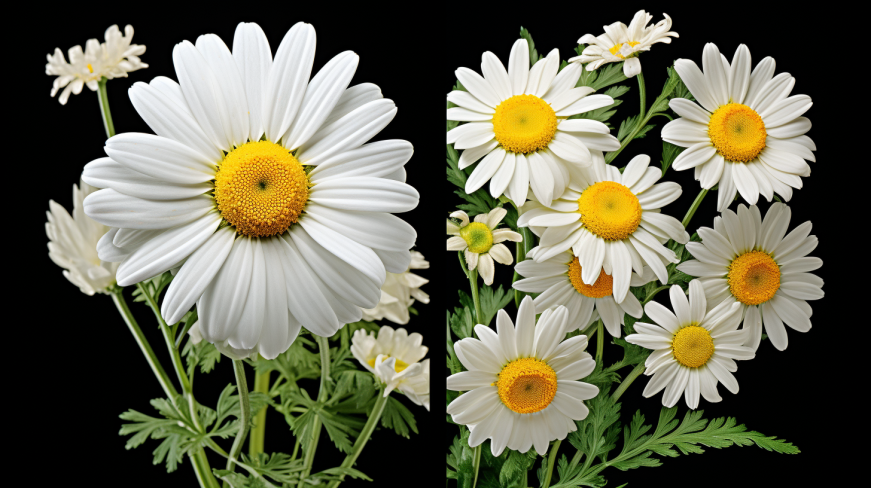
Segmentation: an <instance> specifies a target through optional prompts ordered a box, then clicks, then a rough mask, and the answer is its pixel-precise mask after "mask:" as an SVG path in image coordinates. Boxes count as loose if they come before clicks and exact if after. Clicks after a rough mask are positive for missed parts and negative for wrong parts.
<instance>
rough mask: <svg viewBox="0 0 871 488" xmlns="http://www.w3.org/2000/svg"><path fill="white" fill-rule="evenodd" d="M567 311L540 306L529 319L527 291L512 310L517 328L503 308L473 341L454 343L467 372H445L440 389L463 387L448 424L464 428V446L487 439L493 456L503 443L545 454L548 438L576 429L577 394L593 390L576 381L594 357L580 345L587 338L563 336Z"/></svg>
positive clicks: (580, 407)
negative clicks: (466, 434)
mask: <svg viewBox="0 0 871 488" xmlns="http://www.w3.org/2000/svg"><path fill="white" fill-rule="evenodd" d="M569 328H570V327H569V320H568V310H566V308H565V307H562V306H560V307H556V308H552V309H548V310H545V311H544V312H543V313H542V314H541V317H539V319H538V324H537V325H536V323H535V304H534V303H532V298H530V297H528V296H527V297H526V298H524V299H523V301H522V302H521V303H520V307H519V308H518V311H517V327H516V328H515V327H514V323H512V322H511V318H510V317H508V314H507V313H505V311H504V310H500V311H499V313H498V314H497V315H496V330H497V332H493V329H491V328H489V327H486V326H484V325H480V324H479V325H477V326H475V333H476V334H477V335H478V337H479V339H473V338H466V339H462V340H460V341H458V342H457V343H455V344H454V351H456V354H457V358H458V359H459V360H460V362H461V363H463V366H464V367H465V368H466V369H467V371H463V372H460V373H457V374H455V375H451V376H449V377H448V380H447V388H448V389H449V390H453V391H465V392H466V393H464V394H462V395H460V396H459V397H458V398H457V399H455V400H454V401H452V402H451V404H450V405H448V409H447V413H448V414H449V415H450V416H451V418H452V419H453V421H454V422H456V423H458V424H463V425H467V426H468V427H469V430H470V431H471V435H470V436H469V446H470V447H476V446H478V445H480V444H481V443H482V442H484V441H485V440H486V439H490V451H491V452H492V453H493V455H494V456H498V455H500V454H501V453H502V451H503V450H504V449H505V447H508V448H509V449H513V450H515V451H519V452H527V451H528V450H529V448H530V447H533V446H535V450H536V452H538V453H539V454H541V455H544V454H545V453H546V452H547V448H548V443H550V441H552V440H555V439H565V437H566V435H567V434H568V433H569V432H574V431H575V430H577V426H576V425H575V422H574V421H576V420H583V419H585V418H586V417H587V414H588V413H589V409H587V406H586V405H584V400H589V399H591V398H593V397H595V396H596V395H598V394H599V389H598V388H597V387H595V386H593V385H591V384H589V383H584V382H581V381H579V380H580V379H582V378H585V377H587V376H588V375H589V374H590V373H592V372H593V368H595V366H596V362H595V361H594V360H593V358H592V357H591V356H590V355H589V354H588V353H587V352H585V351H584V349H585V348H586V347H587V337H586V336H584V335H578V336H574V337H572V338H570V339H568V340H565V341H564V340H563V339H564V338H565V335H566V332H568V330H569Z"/></svg>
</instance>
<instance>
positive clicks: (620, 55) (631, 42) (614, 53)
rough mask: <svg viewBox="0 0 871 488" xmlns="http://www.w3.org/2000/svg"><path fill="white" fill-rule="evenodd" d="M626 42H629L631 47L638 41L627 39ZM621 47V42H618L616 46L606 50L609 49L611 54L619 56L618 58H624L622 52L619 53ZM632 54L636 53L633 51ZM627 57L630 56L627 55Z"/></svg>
mask: <svg viewBox="0 0 871 488" xmlns="http://www.w3.org/2000/svg"><path fill="white" fill-rule="evenodd" d="M626 44H629V45H630V46H631V47H635V46H637V45H638V42H636V41H629V42H627V43H626ZM622 48H623V43H622V42H621V43H620V44H617V45H616V46H614V47H612V48H611V49H609V50H608V51H610V52H611V54H613V55H614V56H617V57H618V58H620V59H626V58H624V57H623V55H622V54H620V49H622ZM633 54H637V53H633ZM629 57H630V58H631V57H632V56H629Z"/></svg>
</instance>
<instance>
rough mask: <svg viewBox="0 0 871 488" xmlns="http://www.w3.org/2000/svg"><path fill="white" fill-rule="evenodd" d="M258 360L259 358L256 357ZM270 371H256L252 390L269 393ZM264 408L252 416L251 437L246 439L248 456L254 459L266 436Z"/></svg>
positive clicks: (259, 451)
mask: <svg viewBox="0 0 871 488" xmlns="http://www.w3.org/2000/svg"><path fill="white" fill-rule="evenodd" d="M258 360H259V359H258ZM270 373H272V371H266V372H263V373H257V375H256V376H254V391H256V392H260V393H264V394H268V393H269V376H270ZM266 410H267V409H265V408H263V409H261V410H260V412H258V413H257V416H256V417H254V428H253V429H251V439H250V440H249V441H248V456H250V457H251V459H254V457H255V456H257V454H259V453H261V452H263V444H264V440H265V438H266Z"/></svg>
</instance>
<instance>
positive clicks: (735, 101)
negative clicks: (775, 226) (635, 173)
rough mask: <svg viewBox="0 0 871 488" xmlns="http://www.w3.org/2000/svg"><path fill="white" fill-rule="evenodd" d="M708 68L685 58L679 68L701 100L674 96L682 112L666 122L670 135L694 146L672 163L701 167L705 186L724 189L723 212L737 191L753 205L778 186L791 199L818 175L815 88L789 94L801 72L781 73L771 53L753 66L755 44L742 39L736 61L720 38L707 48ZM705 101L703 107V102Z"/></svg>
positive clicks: (666, 135)
mask: <svg viewBox="0 0 871 488" xmlns="http://www.w3.org/2000/svg"><path fill="white" fill-rule="evenodd" d="M702 66H703V67H704V73H702V71H700V70H699V67H698V66H696V63H694V62H693V61H690V60H687V59H678V60H677V61H675V63H674V69H675V70H676V71H677V73H678V74H679V75H680V77H681V80H683V82H684V83H685V84H686V86H687V88H688V89H689V91H690V93H692V95H693V97H695V99H696V100H697V101H698V105H697V104H695V103H693V102H691V101H689V100H686V99H683V98H673V99H672V100H671V102H669V107H671V109H672V110H674V111H675V112H676V113H677V114H678V115H680V116H681V118H679V119H675V120H673V121H671V122H669V123H668V124H666V125H665V127H663V128H662V139H663V140H665V141H667V142H670V143H672V144H675V145H678V146H681V147H686V148H688V149H687V150H686V151H684V152H682V153H681V154H680V155H679V156H678V157H677V158H676V159H675V160H674V163H673V164H672V168H674V169H675V170H677V171H683V170H686V169H690V168H694V171H695V178H696V180H698V181H699V182H700V183H701V186H702V188H713V186H714V185H717V184H719V187H718V190H717V209H718V210H719V211H720V212H722V211H723V210H725V209H726V208H727V207H728V206H729V204H730V203H731V202H732V200H734V199H735V193H736V192H737V193H740V194H741V197H742V198H743V199H744V200H746V201H747V203H749V204H750V205H755V204H756V201H757V200H758V199H759V195H762V196H764V197H765V199H766V200H768V201H769V202H770V201H771V199H772V197H773V196H774V193H777V194H779V195H780V196H782V197H783V198H784V200H786V201H789V199H790V198H792V189H793V188H801V187H802V182H801V177H802V176H810V171H811V170H810V166H808V164H807V163H806V162H805V160H808V161H816V158H815V157H814V153H813V151H816V146H815V145H814V143H813V141H812V140H811V139H810V138H809V137H808V136H806V135H804V134H805V133H806V132H807V131H809V130H810V128H811V122H810V120H808V119H807V118H805V117H802V114H804V113H805V112H807V110H808V109H809V108H811V105H813V103H812V102H811V98H810V97H809V96H807V95H794V96H789V93H790V92H791V91H792V87H793V85H795V79H794V78H793V77H792V76H790V75H789V73H781V74H779V75H777V76H772V75H774V59H772V58H770V57H767V58H765V59H763V60H762V61H761V62H759V64H758V65H756V68H755V69H753V71H752V72H751V71H750V67H751V63H750V50H749V49H747V46H745V45H743V44H741V45H740V46H738V50H737V51H735V56H734V57H733V58H732V63H731V64H730V63H729V62H728V61H726V58H725V57H724V56H723V55H721V54H720V50H719V49H717V46H715V45H714V44H707V45H706V46H705V50H704V53H703V55H702ZM699 105H701V106H699Z"/></svg>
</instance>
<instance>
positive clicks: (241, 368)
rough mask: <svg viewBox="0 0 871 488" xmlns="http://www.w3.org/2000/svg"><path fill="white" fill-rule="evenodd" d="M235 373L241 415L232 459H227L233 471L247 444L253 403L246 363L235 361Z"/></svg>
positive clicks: (232, 450) (229, 468) (232, 448)
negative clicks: (250, 397) (246, 373)
mask: <svg viewBox="0 0 871 488" xmlns="http://www.w3.org/2000/svg"><path fill="white" fill-rule="evenodd" d="M233 372H235V373H236V385H237V387H238V389H239V408H240V409H241V411H242V412H241V415H240V416H239V433H238V434H236V439H235V440H234V441H233V447H231V448H230V458H229V459H227V468H226V469H227V470H228V471H233V466H234V463H235V461H236V458H238V457H239V454H240V453H241V452H242V446H243V445H244V443H245V436H247V435H248V426H249V425H250V424H251V403H250V401H249V399H248V382H247V381H246V379H245V363H243V362H242V361H240V360H238V359H234V360H233Z"/></svg>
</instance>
